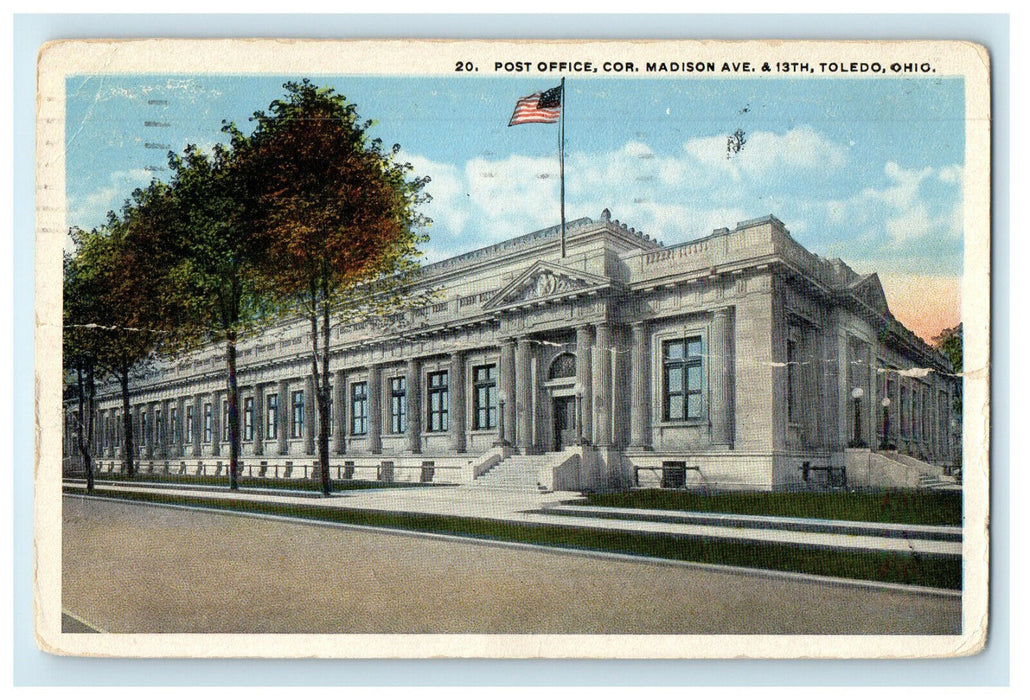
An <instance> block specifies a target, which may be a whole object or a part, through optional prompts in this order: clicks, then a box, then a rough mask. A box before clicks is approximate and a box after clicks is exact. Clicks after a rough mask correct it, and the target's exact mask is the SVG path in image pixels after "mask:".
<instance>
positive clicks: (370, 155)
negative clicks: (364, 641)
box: [247, 80, 428, 494]
mask: <svg viewBox="0 0 1030 700" xmlns="http://www.w3.org/2000/svg"><path fill="white" fill-rule="evenodd" d="M284 88H285V89H286V97H285V99H283V100H276V101H275V102H273V103H272V104H271V105H270V106H269V111H268V113H265V112H257V113H256V114H255V115H254V119H255V120H256V121H257V128H256V129H255V131H254V133H253V135H252V137H251V139H250V142H249V146H250V151H249V152H248V154H247V162H248V168H249V169H250V170H251V172H253V173H255V175H254V176H253V177H252V178H250V181H251V182H255V183H259V185H258V190H257V197H256V200H255V202H256V208H257V211H258V212H259V219H258V222H259V225H258V231H259V232H260V235H262V236H263V238H264V239H265V241H266V246H267V249H268V252H269V255H268V256H267V257H266V258H265V260H266V261H267V262H268V263H270V264H269V265H268V266H267V267H266V273H265V275H264V279H265V281H266V282H267V283H270V284H271V285H272V287H273V288H274V289H275V290H276V292H277V294H278V296H279V299H280V303H281V305H282V306H283V307H285V308H286V309H288V310H292V311H293V312H295V313H297V312H299V313H300V315H301V316H302V317H304V318H307V319H308V321H309V322H310V326H311V350H312V353H311V376H312V379H313V383H314V387H315V397H316V404H317V416H318V459H319V467H320V469H319V471H320V478H321V482H322V490H323V492H324V493H326V494H329V493H330V489H331V487H330V480H329V430H330V426H329V401H330V396H329V356H330V337H331V333H330V331H331V325H332V322H333V318H334V316H337V317H338V318H339V317H345V318H346V319H347V320H348V321H349V322H356V321H360V320H361V319H362V318H370V317H376V318H385V317H388V316H390V315H391V314H396V313H397V312H398V311H399V310H402V309H403V308H405V307H406V306H407V305H412V304H418V303H420V302H419V299H418V295H412V294H409V293H406V292H408V291H410V289H411V284H412V282H413V281H414V278H415V276H416V275H417V272H418V269H419V258H420V253H419V250H418V246H419V244H420V243H421V242H423V241H424V240H425V238H424V236H422V235H421V233H420V230H421V228H422V226H424V225H427V224H428V220H427V219H425V218H424V217H422V216H420V215H419V214H418V213H417V207H418V205H419V204H421V203H422V202H424V201H425V200H426V199H427V195H425V194H423V189H424V187H425V184H426V183H427V182H428V178H418V177H415V176H413V174H412V168H411V165H410V164H408V163H401V162H398V161H397V160H396V159H395V157H396V155H397V153H398V151H399V149H400V147H399V146H396V145H395V146H394V147H393V148H392V149H389V150H387V149H384V148H383V145H382V142H381V141H380V140H379V139H371V138H369V137H368V134H367V132H368V129H369V127H370V126H371V125H372V122H370V121H361V120H360V119H359V117H358V114H357V108H356V107H355V106H354V105H353V104H351V103H349V102H348V101H347V100H346V98H345V97H343V96H342V95H338V94H336V93H335V91H333V90H332V89H331V88H318V87H316V86H314V85H312V84H311V83H310V82H309V81H307V80H304V81H302V82H299V83H297V82H290V83H286V84H285V85H284ZM339 408H340V407H337V409H338V410H339Z"/></svg>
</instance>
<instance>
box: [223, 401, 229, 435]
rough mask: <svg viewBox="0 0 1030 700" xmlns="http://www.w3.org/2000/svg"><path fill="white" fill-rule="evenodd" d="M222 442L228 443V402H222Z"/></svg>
mask: <svg viewBox="0 0 1030 700" xmlns="http://www.w3.org/2000/svg"><path fill="white" fill-rule="evenodd" d="M222 442H229V402H228V401H223V402H222Z"/></svg>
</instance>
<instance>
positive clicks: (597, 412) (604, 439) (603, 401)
mask: <svg viewBox="0 0 1030 700" xmlns="http://www.w3.org/2000/svg"><path fill="white" fill-rule="evenodd" d="M594 348H595V349H596V351H597V375H596V376H595V377H594V379H595V382H594V416H595V433H594V434H595V435H596V438H597V439H596V443H597V446H598V447H602V448H605V447H611V446H612V330H611V325H610V324H609V323H608V322H607V321H605V322H603V323H599V324H597V335H596V340H595V342H594Z"/></svg>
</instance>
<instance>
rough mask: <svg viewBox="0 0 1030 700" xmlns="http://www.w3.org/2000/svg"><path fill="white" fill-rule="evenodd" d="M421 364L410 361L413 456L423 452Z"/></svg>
mask: <svg viewBox="0 0 1030 700" xmlns="http://www.w3.org/2000/svg"><path fill="white" fill-rule="evenodd" d="M419 373H420V370H419V362H418V359H417V358H414V357H413V358H411V359H410V360H408V368H407V382H406V383H407V385H408V395H407V401H408V451H409V452H411V453H413V454H418V453H420V452H422V400H421V393H422V392H421V389H422V383H421V382H420V381H419Z"/></svg>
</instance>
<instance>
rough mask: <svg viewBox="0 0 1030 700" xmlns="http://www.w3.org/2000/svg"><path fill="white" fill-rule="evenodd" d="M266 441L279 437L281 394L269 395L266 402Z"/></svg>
mask: <svg viewBox="0 0 1030 700" xmlns="http://www.w3.org/2000/svg"><path fill="white" fill-rule="evenodd" d="M265 403H266V406H267V408H266V409H265V439H266V440H275V439H276V438H278V437H279V394H269V395H268V397H267V399H266V400H265Z"/></svg>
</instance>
